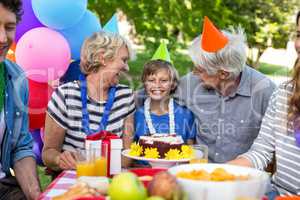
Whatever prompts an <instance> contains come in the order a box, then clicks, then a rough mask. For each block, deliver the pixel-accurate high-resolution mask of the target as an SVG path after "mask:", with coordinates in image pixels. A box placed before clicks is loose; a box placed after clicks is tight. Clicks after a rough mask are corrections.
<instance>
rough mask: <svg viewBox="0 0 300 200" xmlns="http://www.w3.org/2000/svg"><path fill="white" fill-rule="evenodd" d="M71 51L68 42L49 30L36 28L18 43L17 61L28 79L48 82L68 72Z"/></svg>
mask: <svg viewBox="0 0 300 200" xmlns="http://www.w3.org/2000/svg"><path fill="white" fill-rule="evenodd" d="M70 59H71V50H70V47H69V44H68V42H67V40H66V39H65V38H64V37H63V36H62V35H61V34H60V33H58V32H56V31H54V30H51V29H49V28H44V27H40V28H34V29H31V30H30V31H28V32H26V33H25V34H24V35H23V36H22V37H21V38H20V40H19V41H18V43H17V48H16V61H17V64H18V65H20V66H21V67H22V68H23V69H24V71H25V73H26V75H27V77H28V78H30V79H31V80H34V81H37V82H48V81H52V80H55V79H58V78H59V77H61V76H62V75H63V74H64V73H65V72H66V70H67V68H68V66H69V64H70Z"/></svg>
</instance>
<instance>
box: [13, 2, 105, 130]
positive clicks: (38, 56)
mask: <svg viewBox="0 0 300 200" xmlns="http://www.w3.org/2000/svg"><path fill="white" fill-rule="evenodd" d="M22 7H23V12H24V14H23V16H22V20H21V21H20V22H19V23H18V25H17V29H16V37H15V42H14V44H13V45H12V47H11V49H10V51H9V53H8V55H7V58H8V59H10V60H12V61H14V62H16V63H17V64H18V65H19V66H21V67H22V68H23V70H24V71H25V73H26V76H27V78H28V79H29V127H30V128H31V129H38V128H41V127H43V126H44V123H45V111H46V107H47V104H48V101H49V99H50V97H51V94H52V91H53V89H52V87H51V86H49V84H48V83H49V82H52V81H55V80H58V79H59V78H61V77H62V76H63V75H64V74H65V73H66V71H67V70H68V68H69V66H70V64H71V63H72V61H74V62H76V63H78V62H79V59H80V48H81V45H82V43H83V41H84V40H85V38H87V37H89V36H90V35H92V34H93V33H94V32H96V31H100V30H101V24H100V21H99V19H98V17H97V16H96V15H95V14H93V13H92V12H91V11H89V10H87V0H76V1H74V0H63V1H61V0H22ZM77 68H78V70H77V72H79V66H77ZM77 76H78V74H77ZM73 80H74V79H73Z"/></svg>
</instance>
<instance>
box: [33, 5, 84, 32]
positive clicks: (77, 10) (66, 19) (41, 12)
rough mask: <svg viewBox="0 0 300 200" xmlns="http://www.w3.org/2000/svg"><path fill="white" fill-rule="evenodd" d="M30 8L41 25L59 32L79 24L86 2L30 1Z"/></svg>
mask: <svg viewBox="0 0 300 200" xmlns="http://www.w3.org/2000/svg"><path fill="white" fill-rule="evenodd" d="M32 8H33V11H34V14H35V15H36V17H37V18H38V19H39V21H40V22H41V23H42V24H44V25H46V26H48V27H50V28H53V29H58V30H61V29H65V28H69V27H72V26H74V25H75V24H77V23H78V22H79V20H80V19H81V18H82V17H83V15H84V13H85V12H86V8H87V0H32Z"/></svg>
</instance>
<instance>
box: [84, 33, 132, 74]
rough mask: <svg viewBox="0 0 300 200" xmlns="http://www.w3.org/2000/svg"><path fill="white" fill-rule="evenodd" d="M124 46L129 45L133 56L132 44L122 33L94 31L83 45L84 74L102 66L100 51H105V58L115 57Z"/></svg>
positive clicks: (130, 53)
mask: <svg viewBox="0 0 300 200" xmlns="http://www.w3.org/2000/svg"><path fill="white" fill-rule="evenodd" d="M122 46H125V47H127V49H128V52H129V56H130V58H131V57H132V49H131V46H130V44H129V42H128V41H127V40H126V39H125V38H123V37H122V36H121V35H119V34H115V33H109V32H104V31H100V32H96V33H94V34H93V35H92V36H90V37H89V38H87V39H86V40H85V41H84V43H83V45H82V47H81V56H80V70H81V72H82V73H83V74H90V73H94V72H97V71H98V70H99V68H100V67H101V66H102V65H101V62H100V56H99V55H100V53H103V56H104V59H109V60H110V59H114V58H115V56H116V55H117V53H118V50H119V49H120V48H121V47H122Z"/></svg>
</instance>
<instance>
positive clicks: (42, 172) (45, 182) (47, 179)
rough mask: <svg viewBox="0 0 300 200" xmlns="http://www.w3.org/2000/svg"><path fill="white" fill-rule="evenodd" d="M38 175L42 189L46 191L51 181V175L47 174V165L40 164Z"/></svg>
mask: <svg viewBox="0 0 300 200" xmlns="http://www.w3.org/2000/svg"><path fill="white" fill-rule="evenodd" d="M38 175H39V178H40V183H41V187H42V191H44V190H45V189H46V187H47V186H48V185H49V184H50V183H51V177H50V176H47V175H45V167H41V166H38Z"/></svg>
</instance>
